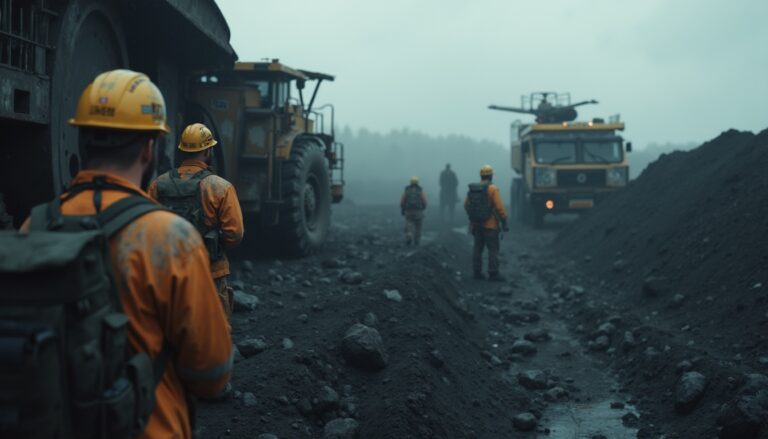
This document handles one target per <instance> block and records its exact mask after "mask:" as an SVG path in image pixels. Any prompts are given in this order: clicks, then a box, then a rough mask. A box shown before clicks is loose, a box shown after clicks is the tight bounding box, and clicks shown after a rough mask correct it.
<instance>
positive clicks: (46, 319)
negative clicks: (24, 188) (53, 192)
mask: <svg viewBox="0 0 768 439" xmlns="http://www.w3.org/2000/svg"><path fill="white" fill-rule="evenodd" d="M85 189H95V192H94V203H95V205H96V206H97V207H98V206H99V205H100V204H101V200H100V198H101V189H117V190H122V191H125V192H129V193H132V195H131V196H129V197H127V198H125V199H122V200H120V201H118V202H116V203H114V204H112V205H111V206H109V207H108V208H107V209H105V210H103V211H101V212H99V213H98V214H96V215H88V216H79V215H78V216H75V215H62V214H61V210H60V207H61V202H62V200H61V199H60V198H57V199H56V200H54V201H53V202H51V203H48V204H43V205H41V206H37V207H35V208H34V209H33V210H32V214H31V217H30V219H31V223H30V231H29V233H28V234H20V233H17V232H15V231H2V232H0V285H1V286H2V292H0V437H3V438H24V439H27V438H28V439H33V438H35V439H36V438H60V439H73V438H84V439H85V438H88V439H91V438H100V439H101V438H104V439H106V438H110V439H128V438H133V437H136V436H137V435H138V434H140V433H141V432H142V431H143V430H144V428H145V426H146V423H147V420H148V418H149V416H150V414H151V413H152V410H153V408H154V403H155V388H156V386H157V384H158V383H159V381H160V378H161V377H162V374H163V372H164V369H165V365H166V363H167V361H168V358H169V357H170V350H169V349H167V348H164V349H163V351H162V353H161V354H160V355H159V356H158V358H157V359H156V360H155V362H154V363H153V362H152V360H151V359H150V357H149V355H147V354H146V353H143V352H142V353H135V352H131V351H130V347H129V343H128V317H127V316H126V315H125V314H124V313H123V310H122V305H121V302H120V297H119V295H118V290H117V287H116V285H115V281H114V276H113V275H112V261H111V259H110V251H109V245H108V244H109V243H108V241H109V238H110V237H112V236H113V235H114V234H115V233H117V232H118V231H119V230H121V229H122V228H123V227H125V226H126V225H128V224H129V223H130V222H132V221H133V220H135V219H136V218H138V217H140V216H142V215H144V214H146V213H149V212H152V211H156V210H160V209H162V208H161V207H160V206H158V205H157V204H155V203H153V202H152V201H150V200H148V199H146V198H144V197H142V196H140V195H139V194H138V193H135V192H134V191H133V190H131V189H129V188H124V187H122V186H116V185H112V184H110V183H107V182H106V181H104V180H103V179H97V180H96V181H95V182H94V183H89V184H85V185H81V186H76V187H73V188H72V189H71V190H70V191H69V193H68V195H67V198H66V199H69V198H71V197H73V196H74V195H75V194H77V193H79V192H81V191H82V190H85Z"/></svg>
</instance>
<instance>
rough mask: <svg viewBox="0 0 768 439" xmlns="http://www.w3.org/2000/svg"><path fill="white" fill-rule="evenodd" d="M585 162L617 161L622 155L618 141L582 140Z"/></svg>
mask: <svg viewBox="0 0 768 439" xmlns="http://www.w3.org/2000/svg"><path fill="white" fill-rule="evenodd" d="M582 145H583V146H582V148H583V152H584V162H585V163H618V162H620V161H621V160H622V159H623V157H622V155H623V152H622V148H621V143H619V142H584V143H583V144H582Z"/></svg>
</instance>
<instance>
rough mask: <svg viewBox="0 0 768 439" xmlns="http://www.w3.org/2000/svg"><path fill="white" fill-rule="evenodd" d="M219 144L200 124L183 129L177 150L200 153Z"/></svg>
mask: <svg viewBox="0 0 768 439" xmlns="http://www.w3.org/2000/svg"><path fill="white" fill-rule="evenodd" d="M217 143H219V142H217V141H216V139H214V138H213V133H211V130H209V129H208V127H207V126H205V125H203V124H201V123H193V124H192V125H188V126H187V127H186V128H184V132H183V133H181V142H179V149H180V150H182V151H184V152H200V151H205V150H206V149H208V148H210V147H212V146H213V145H215V144H217Z"/></svg>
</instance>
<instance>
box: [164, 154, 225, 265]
mask: <svg viewBox="0 0 768 439" xmlns="http://www.w3.org/2000/svg"><path fill="white" fill-rule="evenodd" d="M211 175H213V172H211V171H210V170H208V169H203V170H200V171H198V172H196V173H195V174H194V175H192V176H191V177H189V178H188V179H186V180H182V178H181V175H179V171H178V170H177V169H171V170H170V171H169V172H168V179H167V180H163V179H158V180H157V198H158V201H160V203H162V204H163V205H165V206H166V207H168V209H170V210H171V211H172V212H174V213H175V214H177V215H179V216H181V217H182V218H184V219H186V220H187V221H189V222H190V223H192V225H193V226H195V228H196V229H197V231H198V232H199V233H200V236H202V237H203V242H204V243H205V247H206V249H208V256H209V257H210V260H211V262H213V261H218V260H219V259H221V257H222V250H221V247H220V246H219V234H220V233H219V230H218V229H215V228H209V227H208V226H206V225H205V213H204V212H203V202H202V194H201V192H200V184H201V183H202V182H203V180H205V179H206V178H208V177H210V176H211Z"/></svg>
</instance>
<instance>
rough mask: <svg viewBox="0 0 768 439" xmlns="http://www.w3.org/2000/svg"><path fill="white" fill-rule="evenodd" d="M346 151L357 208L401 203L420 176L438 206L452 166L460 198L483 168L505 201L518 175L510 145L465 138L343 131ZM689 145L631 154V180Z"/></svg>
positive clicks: (340, 133) (352, 197) (662, 146)
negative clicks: (488, 168) (491, 172)
mask: <svg viewBox="0 0 768 439" xmlns="http://www.w3.org/2000/svg"><path fill="white" fill-rule="evenodd" d="M337 134H338V136H337V137H338V140H339V141H341V142H343V143H344V144H345V145H346V173H345V179H346V181H347V187H346V191H345V192H346V198H347V200H349V201H352V202H354V203H357V204H388V203H396V202H398V201H399V197H400V193H401V192H402V190H403V188H404V187H405V186H406V185H407V184H408V179H409V178H410V177H411V176H414V175H415V176H418V177H419V179H420V180H421V183H422V186H423V187H424V190H425V191H426V192H427V195H428V197H429V200H430V201H432V202H434V203H437V201H438V192H439V184H438V178H439V176H440V172H441V171H442V170H443V169H444V168H445V164H446V163H450V164H451V167H452V168H453V170H454V172H456V175H457V176H458V178H459V196H460V197H461V198H463V196H464V192H465V189H466V185H467V184H469V183H472V182H474V181H476V180H478V179H479V177H478V172H479V170H480V167H481V166H482V165H484V164H486V163H487V164H490V165H491V166H493V168H494V170H495V171H496V177H495V181H496V183H497V184H498V185H499V186H500V187H501V189H502V194H503V196H504V198H505V200H507V199H508V197H509V186H510V181H511V178H512V176H513V175H514V171H512V168H511V164H510V153H509V147H508V146H507V145H502V144H500V143H496V142H493V141H490V140H477V139H473V138H470V137H466V136H460V135H448V136H430V135H428V134H425V133H422V132H419V131H414V130H410V129H408V128H403V129H399V130H392V131H390V132H388V133H384V134H383V133H377V132H373V131H370V130H367V129H365V128H363V129H359V130H357V131H354V130H352V129H351V128H349V127H345V128H343V129H341V130H339V131H338V132H337ZM695 146H696V145H695V144H693V143H690V144H671V143H666V144H657V143H651V144H649V145H648V146H646V147H645V148H638V149H636V150H635V151H634V152H632V153H631V154H630V174H631V176H632V178H635V177H636V176H637V175H639V174H640V172H641V171H642V169H645V167H646V166H647V165H648V164H649V163H650V162H652V161H653V160H656V158H658V156H659V155H661V154H663V153H668V152H672V151H674V150H687V149H692V148H693V147H695Z"/></svg>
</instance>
